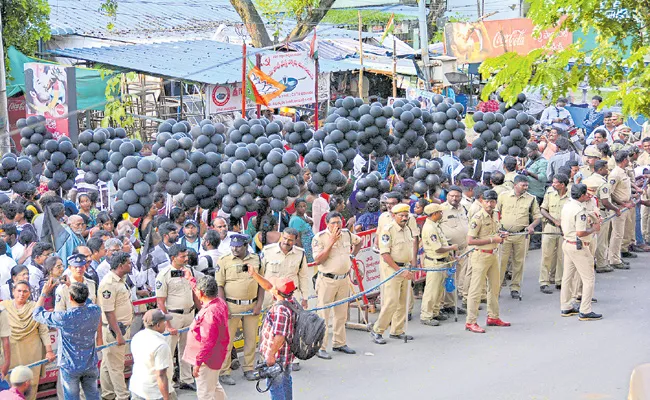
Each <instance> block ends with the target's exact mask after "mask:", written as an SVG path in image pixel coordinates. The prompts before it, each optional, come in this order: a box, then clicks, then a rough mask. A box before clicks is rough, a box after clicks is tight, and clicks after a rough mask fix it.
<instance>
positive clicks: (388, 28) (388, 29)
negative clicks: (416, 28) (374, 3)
mask: <svg viewBox="0 0 650 400" xmlns="http://www.w3.org/2000/svg"><path fill="white" fill-rule="evenodd" d="M394 30H395V14H391V15H390V19H389V20H388V24H386V30H385V31H384V34H383V35H381V39H380V40H379V44H383V43H384V39H386V36H388V34H389V33H393V31H394Z"/></svg>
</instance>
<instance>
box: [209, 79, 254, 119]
mask: <svg viewBox="0 0 650 400" xmlns="http://www.w3.org/2000/svg"><path fill="white" fill-rule="evenodd" d="M207 95H208V101H207V103H208V114H220V113H226V112H232V111H239V110H241V97H242V84H241V82H236V83H226V84H223V85H208V90H207ZM254 106H255V104H254V103H253V102H251V101H247V104H246V107H247V108H248V107H254Z"/></svg>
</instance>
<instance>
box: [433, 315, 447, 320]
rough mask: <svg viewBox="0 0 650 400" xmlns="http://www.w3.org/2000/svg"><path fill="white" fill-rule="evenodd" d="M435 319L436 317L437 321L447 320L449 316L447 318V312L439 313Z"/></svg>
mask: <svg viewBox="0 0 650 400" xmlns="http://www.w3.org/2000/svg"><path fill="white" fill-rule="evenodd" d="M433 319H435V320H436V321H446V320H448V319H449V318H447V316H446V315H445V314H438V315H436V316H435V317H433Z"/></svg>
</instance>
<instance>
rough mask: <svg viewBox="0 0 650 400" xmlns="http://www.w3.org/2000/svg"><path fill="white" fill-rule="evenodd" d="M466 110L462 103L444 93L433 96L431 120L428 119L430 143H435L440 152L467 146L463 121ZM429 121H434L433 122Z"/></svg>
mask: <svg viewBox="0 0 650 400" xmlns="http://www.w3.org/2000/svg"><path fill="white" fill-rule="evenodd" d="M464 111H465V109H464V107H463V105H462V104H460V103H454V102H453V100H451V99H449V98H444V97H443V96H442V95H436V96H434V97H433V106H432V107H431V110H430V113H431V121H427V123H426V127H427V138H426V141H427V143H428V144H433V145H434V146H435V149H436V150H437V151H438V152H440V153H449V152H455V151H458V150H462V149H464V148H466V147H467V139H466V138H465V124H464V123H463V121H461V116H462V113H463V112H464ZM429 122H432V123H431V124H430V123H429Z"/></svg>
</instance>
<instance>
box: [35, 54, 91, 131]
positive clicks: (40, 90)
mask: <svg viewBox="0 0 650 400" xmlns="http://www.w3.org/2000/svg"><path fill="white" fill-rule="evenodd" d="M25 102H26V115H27V116H28V117H29V116H32V115H42V116H44V117H45V123H46V127H47V130H48V131H50V132H51V133H52V135H53V136H54V138H55V139H58V138H60V137H61V136H68V137H70V139H71V140H73V141H76V139H77V130H78V128H77V93H76V85H75V68H74V67H64V66H62V65H57V64H43V63H26V64H25Z"/></svg>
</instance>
